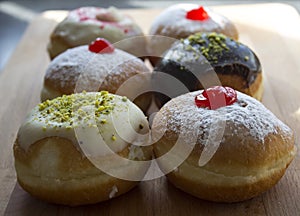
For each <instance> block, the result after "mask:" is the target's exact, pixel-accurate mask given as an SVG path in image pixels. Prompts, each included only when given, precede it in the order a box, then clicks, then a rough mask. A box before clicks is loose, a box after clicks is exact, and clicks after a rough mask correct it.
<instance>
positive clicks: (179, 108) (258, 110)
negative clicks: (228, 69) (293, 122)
mask: <svg viewBox="0 0 300 216" xmlns="http://www.w3.org/2000/svg"><path fill="white" fill-rule="evenodd" d="M198 94H200V91H196V92H192V93H188V94H185V95H182V96H179V97H177V98H175V99H173V100H171V101H169V102H168V103H167V104H165V106H164V107H163V108H162V109H161V111H160V112H162V115H161V116H164V118H163V119H162V120H161V121H167V127H168V130H170V131H173V132H175V133H176V134H179V133H183V134H190V135H191V136H193V134H194V135H195V131H196V134H197V135H196V136H197V137H198V142H200V143H202V144H203V145H206V144H207V143H208V138H209V136H210V134H212V135H211V136H213V138H211V137H210V139H214V134H218V133H219V132H220V131H221V132H224V136H223V138H224V137H225V136H243V137H244V138H247V137H252V139H254V140H256V141H258V142H261V143H264V140H265V137H266V136H267V135H268V134H277V133H278V132H279V131H278V130H280V131H281V132H282V133H285V134H291V133H292V131H291V129H290V128H289V127H288V126H286V125H285V124H284V123H282V122H281V121H280V120H279V119H278V118H277V117H276V116H275V115H274V114H273V113H271V111H269V110H268V109H267V108H265V106H264V105H262V104H261V103H260V102H259V101H257V100H255V99H254V98H252V97H250V96H248V95H245V94H243V93H240V92H237V95H238V100H237V102H235V103H234V104H232V105H230V106H225V107H221V108H219V109H216V110H209V109H206V108H198V107H197V106H196V105H195V102H194V98H195V96H196V95H198ZM222 122H225V125H224V126H225V129H224V130H221V128H220V126H222ZM186 137H189V136H186ZM191 140H192V138H191ZM221 141H224V140H222V138H221ZM186 142H187V143H189V140H186Z"/></svg>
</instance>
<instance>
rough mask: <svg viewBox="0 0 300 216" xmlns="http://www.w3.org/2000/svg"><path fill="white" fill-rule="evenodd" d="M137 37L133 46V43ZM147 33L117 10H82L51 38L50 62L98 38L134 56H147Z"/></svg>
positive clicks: (73, 13) (64, 23) (75, 13)
mask: <svg viewBox="0 0 300 216" xmlns="http://www.w3.org/2000/svg"><path fill="white" fill-rule="evenodd" d="M136 36H138V39H135V40H134V42H133V41H132V40H127V41H126V40H125V39H130V38H133V37H136ZM139 36H144V33H143V32H142V30H141V28H140V27H139V26H138V25H137V24H136V23H135V21H134V20H133V19H132V18H131V17H130V16H128V15H125V14H123V13H121V12H120V11H119V10H118V9H116V8H115V7H110V8H108V9H106V8H98V7H81V8H78V9H76V10H73V11H70V12H69V14H68V16H67V17H66V18H65V19H64V20H63V21H62V22H60V23H59V24H58V25H57V26H56V28H55V29H54V31H53V32H52V34H51V36H50V43H49V44H48V52H49V55H50V57H51V59H53V58H55V57H56V56H57V55H59V54H60V53H62V52H64V51H66V50H67V49H69V48H73V47H76V46H80V45H85V44H89V43H90V42H92V41H93V40H95V39H96V38H98V37H102V38H105V39H107V40H108V41H110V42H111V43H117V42H119V41H121V40H125V41H122V43H117V44H116V46H117V47H118V48H120V49H122V50H125V51H127V52H129V53H131V54H133V55H135V56H138V57H142V55H145V46H146V40H145V39H144V38H143V37H139ZM118 45H119V46H118Z"/></svg>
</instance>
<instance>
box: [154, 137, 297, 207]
mask: <svg viewBox="0 0 300 216" xmlns="http://www.w3.org/2000/svg"><path fill="white" fill-rule="evenodd" d="M170 137H172V138H174V140H173V139H172V138H171V139H170ZM176 137H177V136H176V135H173V136H172V135H170V134H168V138H166V137H163V138H162V139H161V140H160V141H158V142H157V143H156V144H155V147H154V152H155V155H156V157H161V156H162V155H164V154H165V153H167V152H169V150H170V149H171V148H172V147H173V145H174V143H175V141H176V140H177V138H176ZM239 139H240V138H237V137H231V139H230V138H227V139H226V140H227V141H226V144H225V143H221V145H220V147H219V148H218V150H217V152H216V153H215V154H214V156H213V158H212V159H211V160H210V161H209V162H208V163H207V164H206V165H205V166H203V167H200V166H198V161H199V158H200V155H201V153H202V151H203V145H201V144H199V143H197V144H196V146H195V148H194V149H193V151H192V152H191V154H190V155H189V156H188V158H187V159H186V160H185V161H184V162H183V163H182V164H181V165H180V166H179V167H178V168H177V169H175V170H174V171H172V172H171V173H169V174H168V178H169V180H170V181H171V182H172V183H173V184H174V185H175V186H176V187H178V188H180V189H182V190H183V191H186V192H188V193H190V194H192V195H194V196H197V197H199V198H202V199H206V200H210V201H216V202H238V201H242V200H246V199H249V198H252V197H254V196H257V195H259V194H260V193H262V192H264V191H266V190H268V189H270V188H271V187H272V186H274V185H275V184H276V183H277V182H278V181H279V180H280V178H281V177H282V176H283V174H284V172H285V170H286V168H287V167H288V165H289V164H290V162H291V161H292V159H293V158H294V156H295V154H296V147H295V146H294V142H293V137H286V136H284V135H282V134H280V135H273V134H272V135H269V136H268V137H267V138H266V139H265V143H264V145H261V144H258V143H256V142H253V140H244V141H243V142H244V143H243V145H240V143H241V140H239ZM251 141H252V142H251ZM245 142H247V143H245ZM263 146H264V147H263ZM177 157H179V156H177ZM175 158H176V156H175ZM159 165H160V167H161V168H162V169H163V170H164V169H167V168H166V167H165V165H164V164H163V162H159ZM164 167H165V168H164Z"/></svg>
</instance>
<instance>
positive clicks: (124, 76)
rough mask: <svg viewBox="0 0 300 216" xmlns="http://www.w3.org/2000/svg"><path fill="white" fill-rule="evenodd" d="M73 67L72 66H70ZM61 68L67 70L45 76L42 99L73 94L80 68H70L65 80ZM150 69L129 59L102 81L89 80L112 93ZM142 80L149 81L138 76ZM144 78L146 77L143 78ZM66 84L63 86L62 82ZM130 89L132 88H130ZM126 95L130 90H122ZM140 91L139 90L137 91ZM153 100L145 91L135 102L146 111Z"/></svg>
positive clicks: (100, 88)
mask: <svg viewBox="0 0 300 216" xmlns="http://www.w3.org/2000/svg"><path fill="white" fill-rule="evenodd" d="M70 67H72V66H70ZM75 67H76V66H75ZM61 70H66V68H65V67H60V69H56V70H51V72H49V73H50V74H51V76H45V79H44V87H43V89H42V93H41V100H42V101H45V100H47V99H54V98H56V97H58V96H62V95H64V94H66V95H69V94H73V93H74V90H75V87H76V83H77V80H78V78H79V77H80V71H81V69H80V68H77V67H76V68H74V69H72V68H70V69H69V74H70V75H69V77H70V79H69V80H68V81H67V82H65V81H64V79H65V77H63V76H62V75H61V74H63V73H62V71H61ZM116 71H122V72H121V73H120V74H119V73H116ZM148 72H149V69H148V68H147V67H146V66H145V65H144V63H143V62H142V61H140V60H138V59H137V60H134V61H133V60H131V61H127V62H126V64H121V65H118V66H116V68H114V70H113V71H112V72H111V73H109V75H107V76H106V77H105V79H104V81H103V82H102V83H99V81H98V80H89V85H90V86H99V89H98V91H102V90H103V91H108V92H110V93H113V94H115V93H116V92H117V90H118V89H119V88H120V86H121V85H122V84H123V83H124V82H125V81H126V80H128V79H129V78H131V77H134V76H136V75H138V74H143V73H145V74H146V73H148ZM136 77H137V76H136ZM137 78H139V79H140V80H139V81H140V83H147V80H146V76H145V77H143V76H139V77H137ZM143 78H144V79H143ZM62 82H64V83H65V84H64V85H63V86H62V85H61V83H62ZM129 91H130V89H129ZM121 93H123V94H124V95H125V96H126V94H129V93H128V92H121ZM137 93H139V92H137ZM151 101H152V93H144V94H141V95H139V96H138V97H137V98H136V99H135V100H134V103H135V104H136V105H138V106H139V107H140V108H141V109H142V110H143V111H144V112H146V111H147V109H148V108H149V106H150V104H151Z"/></svg>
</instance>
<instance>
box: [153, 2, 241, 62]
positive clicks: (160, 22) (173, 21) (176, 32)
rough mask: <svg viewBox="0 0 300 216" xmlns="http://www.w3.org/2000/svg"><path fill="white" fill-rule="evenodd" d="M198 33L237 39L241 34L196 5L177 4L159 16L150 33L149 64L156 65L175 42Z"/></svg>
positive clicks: (219, 16)
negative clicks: (214, 33) (215, 34)
mask: <svg viewBox="0 0 300 216" xmlns="http://www.w3.org/2000/svg"><path fill="white" fill-rule="evenodd" d="M197 32H217V33H222V34H224V35H227V36H228V37H231V38H233V39H235V40H237V39H238V31H237V29H236V27H235V26H234V24H233V23H232V22H231V21H230V20H228V19H227V18H226V17H224V16H222V15H220V14H217V13H215V12H213V11H212V10H211V9H209V8H207V7H203V6H200V5H197V4H176V5H173V6H171V7H169V8H167V9H165V10H164V11H163V12H162V13H161V14H160V15H158V16H157V17H156V18H155V20H154V22H153V24H152V26H151V29H150V32H149V33H150V35H161V36H165V37H168V38H170V39H169V40H167V39H168V38H166V39H164V38H162V37H152V38H151V39H150V40H149V43H148V50H149V51H148V52H149V54H150V55H152V56H150V60H151V62H152V63H153V65H155V64H156V63H157V61H158V58H155V56H156V57H159V56H161V55H162V54H163V53H164V51H166V50H168V49H169V48H170V46H171V44H172V43H173V42H174V39H181V38H186V37H188V36H189V35H191V34H194V33H197Z"/></svg>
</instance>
